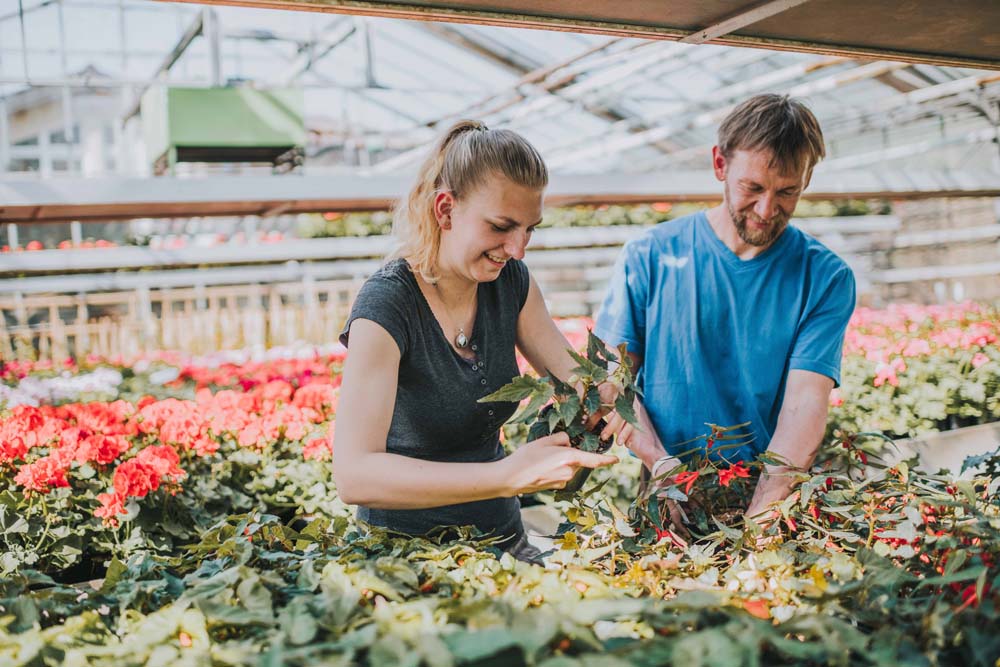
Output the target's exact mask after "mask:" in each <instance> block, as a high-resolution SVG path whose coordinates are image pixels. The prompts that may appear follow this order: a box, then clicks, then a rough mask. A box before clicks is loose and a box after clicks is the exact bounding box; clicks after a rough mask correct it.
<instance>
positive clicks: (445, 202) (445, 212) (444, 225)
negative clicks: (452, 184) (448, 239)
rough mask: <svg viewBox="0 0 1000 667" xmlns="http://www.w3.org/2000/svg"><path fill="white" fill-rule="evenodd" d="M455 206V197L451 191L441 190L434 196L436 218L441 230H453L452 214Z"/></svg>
mask: <svg viewBox="0 0 1000 667" xmlns="http://www.w3.org/2000/svg"><path fill="white" fill-rule="evenodd" d="M454 206H455V196H454V195H453V194H452V193H451V191H450V190H441V191H440V192H438V193H437V194H436V195H434V217H435V218H436V219H437V222H438V226H440V227H441V229H451V212H452V209H453V208H454Z"/></svg>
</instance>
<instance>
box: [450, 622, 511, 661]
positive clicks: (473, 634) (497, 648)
mask: <svg viewBox="0 0 1000 667" xmlns="http://www.w3.org/2000/svg"><path fill="white" fill-rule="evenodd" d="M444 641H445V643H446V644H447V645H448V648H449V649H451V652H452V654H454V656H455V658H457V659H458V661H459V662H475V661H477V660H482V659H484V658H489V657H493V656H498V655H499V654H501V653H502V654H503V655H504V656H505V657H509V658H510V659H511V662H510V664H521V663H523V660H524V658H523V656H522V654H521V649H520V642H519V641H518V640H517V637H515V636H514V634H513V633H512V632H511V631H510V630H508V629H507V628H498V627H493V628H484V629H482V630H462V631H459V632H454V633H452V634H449V635H446V636H445V637H444Z"/></svg>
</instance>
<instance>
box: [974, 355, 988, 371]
mask: <svg viewBox="0 0 1000 667" xmlns="http://www.w3.org/2000/svg"><path fill="white" fill-rule="evenodd" d="M989 362H990V358H989V357H987V356H986V355H985V354H983V353H982V352H976V354H974V355H973V357H972V367H973V368H979V367H980V366H982V365H983V364H988V363H989Z"/></svg>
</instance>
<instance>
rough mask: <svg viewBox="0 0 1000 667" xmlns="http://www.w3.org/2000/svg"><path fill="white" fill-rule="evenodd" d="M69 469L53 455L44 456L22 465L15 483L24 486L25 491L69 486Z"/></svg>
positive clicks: (46, 491)
mask: <svg viewBox="0 0 1000 667" xmlns="http://www.w3.org/2000/svg"><path fill="white" fill-rule="evenodd" d="M67 470H68V467H67V465H66V464H65V463H62V462H60V461H57V460H56V459H54V458H52V457H51V456H44V457H42V458H40V459H38V460H37V461H35V462H34V463H28V464H26V465H23V466H21V469H20V470H19V471H18V473H17V475H15V476H14V483H15V484H20V485H21V486H23V487H24V491H25V493H27V492H29V491H37V492H38V493H48V492H49V491H50V490H52V489H54V488H57V487H60V486H69V481H68V480H67V479H66V471H67Z"/></svg>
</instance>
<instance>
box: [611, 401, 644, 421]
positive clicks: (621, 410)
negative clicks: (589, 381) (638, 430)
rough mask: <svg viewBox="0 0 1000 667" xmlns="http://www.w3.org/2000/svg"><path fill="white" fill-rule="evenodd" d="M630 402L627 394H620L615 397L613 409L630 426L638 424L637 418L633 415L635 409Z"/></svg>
mask: <svg viewBox="0 0 1000 667" xmlns="http://www.w3.org/2000/svg"><path fill="white" fill-rule="evenodd" d="M632 403H633V401H632V399H631V398H630V397H629V396H628V395H627V394H621V395H620V396H619V397H618V398H617V399H615V410H616V411H617V412H618V414H619V415H620V416H621V418H622V419H624V420H625V421H626V422H628V423H629V424H631V425H632V426H638V424H639V420H638V418H637V417H636V416H635V410H633V409H632Z"/></svg>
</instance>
